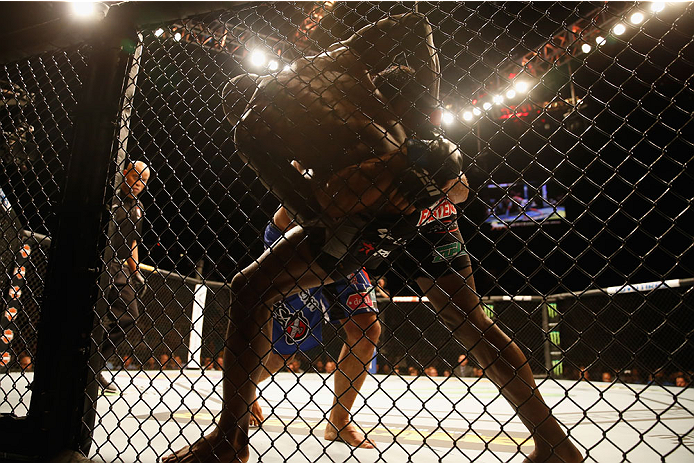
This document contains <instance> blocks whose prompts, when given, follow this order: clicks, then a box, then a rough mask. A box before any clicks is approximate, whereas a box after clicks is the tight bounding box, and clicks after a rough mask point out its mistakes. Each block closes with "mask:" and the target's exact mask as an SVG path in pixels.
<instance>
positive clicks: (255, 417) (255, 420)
mask: <svg viewBox="0 0 694 463" xmlns="http://www.w3.org/2000/svg"><path fill="white" fill-rule="evenodd" d="M263 421H265V417H264V416H263V409H262V408H260V404H259V403H258V399H256V400H255V402H253V403H252V404H251V417H250V424H249V426H250V427H252V428H257V427H258V426H260V424H261V423H262V422H263Z"/></svg>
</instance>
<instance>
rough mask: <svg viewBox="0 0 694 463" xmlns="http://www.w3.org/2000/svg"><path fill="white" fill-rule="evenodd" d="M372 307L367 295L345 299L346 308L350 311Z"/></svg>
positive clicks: (362, 294) (354, 295)
mask: <svg viewBox="0 0 694 463" xmlns="http://www.w3.org/2000/svg"><path fill="white" fill-rule="evenodd" d="M373 306H374V303H373V301H372V300H371V296H369V294H368V293H358V294H352V295H351V296H349V297H348V298H347V307H349V308H350V310H357V309H365V308H369V307H373Z"/></svg>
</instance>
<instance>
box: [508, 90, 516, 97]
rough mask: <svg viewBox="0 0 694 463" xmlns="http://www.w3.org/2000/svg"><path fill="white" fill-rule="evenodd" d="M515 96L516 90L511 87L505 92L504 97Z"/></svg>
mask: <svg viewBox="0 0 694 463" xmlns="http://www.w3.org/2000/svg"><path fill="white" fill-rule="evenodd" d="M515 96H516V91H515V90H513V89H511V90H509V91H508V92H506V98H513V97H515Z"/></svg>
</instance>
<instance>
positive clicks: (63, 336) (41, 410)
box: [0, 2, 238, 461]
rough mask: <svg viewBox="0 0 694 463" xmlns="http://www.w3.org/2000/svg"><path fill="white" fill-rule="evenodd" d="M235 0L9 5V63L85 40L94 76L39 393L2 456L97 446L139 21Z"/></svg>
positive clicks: (56, 248) (69, 193)
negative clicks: (97, 374) (119, 157)
mask: <svg viewBox="0 0 694 463" xmlns="http://www.w3.org/2000/svg"><path fill="white" fill-rule="evenodd" d="M234 3H238V2H227V3H218V2H217V3H213V2H199V3H196V4H189V3H188V4H186V3H178V2H176V3H169V2H161V3H158V4H156V5H155V4H133V3H124V4H120V5H114V6H113V7H112V8H110V9H109V7H108V6H107V5H106V4H101V3H97V4H96V8H97V15H100V16H101V20H100V21H94V22H87V23H82V24H81V23H79V22H78V21H76V20H75V18H74V17H71V15H70V14H69V12H68V11H69V10H68V8H69V4H68V3H65V4H62V5H61V4H58V5H44V6H43V7H42V8H39V9H37V14H36V16H35V17H32V18H30V19H26V6H22V5H12V6H10V7H8V9H7V10H6V14H7V16H8V23H9V24H13V21H12V18H13V17H14V18H16V19H17V21H16V24H13V25H12V26H11V27H8V28H7V29H6V31H5V32H4V34H3V44H2V46H0V63H2V64H7V63H12V62H16V61H20V60H24V59H27V58H32V57H36V56H38V55H41V54H46V53H50V52H56V51H57V52H61V51H63V50H67V49H74V48H75V47H78V46H82V47H86V48H88V51H87V52H86V55H87V56H86V58H85V61H86V66H87V71H86V72H85V75H84V76H80V77H83V78H84V81H83V82H80V83H81V84H82V88H81V89H80V92H79V93H78V94H77V95H76V96H75V98H76V99H77V108H76V111H75V114H74V120H72V123H73V137H72V140H68V147H69V151H70V162H69V165H68V166H67V172H66V174H67V175H66V179H67V180H66V182H65V184H64V186H63V188H64V189H63V192H62V201H61V202H60V203H59V204H54V207H55V210H56V211H57V212H56V216H57V226H56V227H55V229H53V230H51V234H52V239H50V240H46V243H50V251H49V258H48V262H49V264H48V269H47V272H46V276H45V279H44V280H43V283H44V284H45V291H44V294H43V297H42V298H41V299H40V301H41V303H40V308H39V312H40V314H41V316H40V322H39V324H38V329H37V330H36V332H37V338H38V339H37V346H36V355H35V359H34V364H35V371H36V373H35V375H34V381H33V383H32V384H31V386H29V387H31V390H32V395H31V403H30V406H29V410H28V413H27V416H25V417H17V416H16V415H15V414H14V413H3V414H2V415H0V435H2V436H3V439H2V449H1V451H0V460H2V461H48V460H49V459H51V458H53V457H55V456H60V455H63V454H64V452H65V451H68V452H71V451H77V450H82V451H88V449H89V445H90V435H89V434H90V428H91V426H90V425H89V423H88V422H87V421H89V416H90V415H89V414H88V413H87V414H86V415H85V410H87V409H89V407H90V397H93V396H94V394H90V395H85V388H86V387H87V385H88V384H91V385H93V384H94V383H93V380H92V379H93V371H92V370H91V369H90V368H88V360H89V356H90V347H91V334H92V330H93V328H94V326H93V323H94V307H95V304H96V303H97V298H98V294H99V291H98V288H99V286H98V280H99V275H101V273H102V267H103V262H104V261H105V259H103V258H102V251H103V250H104V248H105V244H106V236H107V235H106V234H105V233H104V232H105V230H106V228H105V227H106V223H107V220H108V211H109V208H108V207H106V206H105V205H106V204H108V203H109V201H108V200H107V198H110V197H112V195H113V190H112V186H113V183H112V179H113V175H114V172H113V167H114V165H115V164H114V163H113V162H112V161H113V158H114V156H115V153H116V152H117V151H118V149H119V147H118V146H115V145H116V142H117V140H118V138H117V137H116V134H117V130H118V128H119V127H118V120H119V116H120V115H121V100H122V99H123V96H124V85H125V84H126V82H125V81H126V77H127V70H128V69H129V66H128V63H129V62H130V60H131V55H132V53H133V51H134V46H135V44H136V43H137V41H138V37H137V34H136V28H137V27H142V26H143V25H144V24H151V23H158V22H161V21H166V20H170V19H171V18H181V17H186V16H189V15H191V14H198V13H201V12H209V11H211V10H214V9H219V8H221V7H223V6H225V5H227V6H228V5H230V4H234ZM32 21H33V22H32ZM27 23H28V24H27ZM39 59H40V58H39ZM3 198H4V193H3ZM5 222H7V223H8V226H7V227H5V226H4V227H3V230H4V231H6V230H5V229H8V230H9V229H10V228H12V229H15V228H17V227H15V226H12V225H13V222H14V221H13V220H12V217H9V218H8V219H7V220H6V221H5ZM5 222H3V223H5ZM18 239H19V237H18ZM6 241H7V240H6ZM16 241H17V240H15V239H11V240H9V241H8V243H9V245H8V246H7V248H8V249H7V250H6V251H5V252H4V253H3V255H5V254H6V255H8V256H11V254H12V253H13V251H16V250H15V249H14V248H16V247H17V246H16ZM46 243H43V244H44V245H46ZM37 247H38V246H37ZM3 259H4V257H3ZM3 261H4V260H3ZM3 286H4V285H3ZM75 288H79V290H78V291H75ZM60 359H69V360H70V361H61V360H60Z"/></svg>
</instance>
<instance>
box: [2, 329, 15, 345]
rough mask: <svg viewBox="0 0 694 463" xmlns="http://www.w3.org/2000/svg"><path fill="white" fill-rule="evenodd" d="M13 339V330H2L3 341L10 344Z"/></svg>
mask: <svg viewBox="0 0 694 463" xmlns="http://www.w3.org/2000/svg"><path fill="white" fill-rule="evenodd" d="M12 339H14V333H13V332H12V330H5V331H3V332H2V342H4V343H5V344H9V343H11V342H12Z"/></svg>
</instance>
